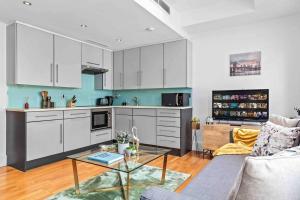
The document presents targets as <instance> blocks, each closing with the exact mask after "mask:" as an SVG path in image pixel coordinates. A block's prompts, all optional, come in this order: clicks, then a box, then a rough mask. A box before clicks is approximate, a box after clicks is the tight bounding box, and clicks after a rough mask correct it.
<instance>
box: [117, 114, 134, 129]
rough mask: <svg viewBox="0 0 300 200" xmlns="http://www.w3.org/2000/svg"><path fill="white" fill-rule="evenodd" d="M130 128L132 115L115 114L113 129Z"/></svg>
mask: <svg viewBox="0 0 300 200" xmlns="http://www.w3.org/2000/svg"><path fill="white" fill-rule="evenodd" d="M131 129H132V116H129V115H115V131H116V132H119V131H128V132H131Z"/></svg>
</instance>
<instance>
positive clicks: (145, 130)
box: [133, 116, 156, 145]
mask: <svg viewBox="0 0 300 200" xmlns="http://www.w3.org/2000/svg"><path fill="white" fill-rule="evenodd" d="M133 126H135V127H137V132H138V138H139V139H140V143H142V144H150V145H156V117H152V116H133Z"/></svg>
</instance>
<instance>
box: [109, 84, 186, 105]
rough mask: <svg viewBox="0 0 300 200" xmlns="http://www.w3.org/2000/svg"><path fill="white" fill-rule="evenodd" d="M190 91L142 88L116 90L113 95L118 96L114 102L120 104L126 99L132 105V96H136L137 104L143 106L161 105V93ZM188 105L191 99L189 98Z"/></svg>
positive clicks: (184, 89) (184, 90)
mask: <svg viewBox="0 0 300 200" xmlns="http://www.w3.org/2000/svg"><path fill="white" fill-rule="evenodd" d="M173 92H174V93H177V92H182V93H190V94H191V93H192V89H191V88H171V89H166V88H162V89H142V90H116V91H114V92H113V93H114V95H115V96H117V97H118V98H117V99H115V100H114V104H116V105H122V102H124V101H126V102H127V103H128V104H129V105H133V100H132V99H133V97H138V99H139V105H143V106H161V93H173ZM190 105H192V101H191V98H190Z"/></svg>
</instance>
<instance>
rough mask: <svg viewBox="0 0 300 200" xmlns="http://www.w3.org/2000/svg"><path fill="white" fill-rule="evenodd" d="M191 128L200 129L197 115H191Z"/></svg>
mask: <svg viewBox="0 0 300 200" xmlns="http://www.w3.org/2000/svg"><path fill="white" fill-rule="evenodd" d="M192 129H200V119H199V118H198V117H193V119H192Z"/></svg>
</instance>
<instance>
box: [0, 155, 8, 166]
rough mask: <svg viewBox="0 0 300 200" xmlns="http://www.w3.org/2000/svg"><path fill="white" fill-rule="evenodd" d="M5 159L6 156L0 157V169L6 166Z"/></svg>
mask: <svg viewBox="0 0 300 200" xmlns="http://www.w3.org/2000/svg"><path fill="white" fill-rule="evenodd" d="M6 161H7V157H6V155H0V167H4V166H6V164H7V162H6Z"/></svg>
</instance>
